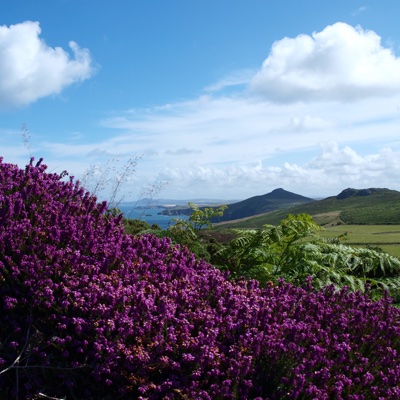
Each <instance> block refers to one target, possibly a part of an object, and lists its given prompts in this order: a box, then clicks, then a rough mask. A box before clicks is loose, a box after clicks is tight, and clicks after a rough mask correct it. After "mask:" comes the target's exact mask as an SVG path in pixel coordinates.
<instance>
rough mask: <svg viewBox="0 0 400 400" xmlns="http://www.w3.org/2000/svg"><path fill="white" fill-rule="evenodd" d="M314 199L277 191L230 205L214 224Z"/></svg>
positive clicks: (281, 190) (297, 204)
mask: <svg viewBox="0 0 400 400" xmlns="http://www.w3.org/2000/svg"><path fill="white" fill-rule="evenodd" d="M314 201H315V200H314V199H310V198H309V197H304V196H301V195H299V194H295V193H291V192H288V191H286V190H284V189H281V188H279V189H275V190H273V191H272V192H270V193H267V194H264V195H261V196H254V197H250V198H249V199H246V200H243V201H240V202H237V203H233V204H229V205H228V208H227V209H226V210H225V212H224V215H223V216H222V217H218V218H215V219H214V220H213V222H216V223H218V222H223V221H231V220H238V219H241V218H246V217H253V216H255V215H260V214H265V213H268V212H271V211H274V210H278V209H286V208H288V207H293V206H299V205H302V204H307V203H312V202H314Z"/></svg>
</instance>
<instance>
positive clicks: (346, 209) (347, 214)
mask: <svg viewBox="0 0 400 400" xmlns="http://www.w3.org/2000/svg"><path fill="white" fill-rule="evenodd" d="M360 192H362V191H357V192H356V193H360ZM342 193H343V192H342ZM356 193H354V194H356ZM362 193H364V192H362ZM354 194H353V195H350V196H349V195H346V196H344V195H341V194H339V195H338V196H332V197H328V198H326V199H324V200H319V201H314V202H311V203H308V204H303V205H299V206H295V207H290V208H285V209H279V210H276V211H273V212H269V213H266V214H264V215H262V216H258V217H253V218H250V219H247V220H244V221H238V222H236V223H229V224H228V225H226V226H229V227H231V228H252V229H253V228H262V226H263V225H265V224H272V225H277V224H279V222H280V221H281V220H283V219H284V218H286V215H287V214H288V213H291V214H301V213H306V214H309V215H312V216H313V217H314V216H316V215H318V214H323V213H331V212H334V211H337V212H339V217H340V219H341V220H342V221H343V222H344V223H346V224H366V225H379V224H394V225H397V224H400V192H398V191H395V190H389V189H379V190H374V191H371V190H370V193H369V194H368V195H360V194H358V195H354ZM364 194H365V193H364ZM338 197H339V198H338Z"/></svg>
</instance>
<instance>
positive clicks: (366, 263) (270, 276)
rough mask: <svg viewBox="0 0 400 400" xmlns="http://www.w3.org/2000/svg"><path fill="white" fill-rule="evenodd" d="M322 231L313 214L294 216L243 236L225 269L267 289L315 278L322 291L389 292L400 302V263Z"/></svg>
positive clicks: (225, 259) (224, 254)
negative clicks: (282, 282) (327, 236)
mask: <svg viewBox="0 0 400 400" xmlns="http://www.w3.org/2000/svg"><path fill="white" fill-rule="evenodd" d="M320 230H321V227H320V226H319V225H317V224H316V223H315V222H314V221H313V220H312V218H311V217H310V216H309V215H307V214H299V215H297V216H293V215H289V216H288V217H287V218H286V219H284V220H282V221H281V223H280V224H279V225H278V226H272V225H267V226H265V227H264V228H263V229H256V230H237V231H236V232H237V234H238V236H237V237H236V238H235V239H233V240H232V241H231V242H230V243H229V245H228V246H227V247H225V248H224V249H223V250H222V251H221V252H220V253H219V256H220V259H219V260H218V261H219V265H222V266H223V268H226V269H229V270H230V271H231V272H232V274H233V276H235V277H240V276H245V277H247V278H254V279H257V280H258V281H260V282H261V284H263V285H265V284H266V283H267V282H269V281H271V282H274V283H276V282H277V281H278V280H279V279H280V278H284V279H285V280H286V281H289V282H292V283H294V284H296V285H303V284H304V282H305V281H306V280H307V279H308V277H309V276H311V277H312V278H313V285H314V286H315V287H317V288H322V287H324V286H327V285H330V284H334V285H335V286H337V287H343V286H348V287H349V288H350V289H351V290H353V291H355V290H361V291H362V292H365V291H369V293H370V294H371V295H372V296H373V297H374V298H378V297H380V296H382V295H383V293H384V291H385V290H388V291H389V293H390V295H391V296H392V297H393V298H394V300H395V301H396V302H400V260H399V259H398V258H396V257H393V256H390V255H389V254H386V253H384V252H382V251H378V250H374V249H368V248H358V247H351V246H346V245H343V244H341V243H340V238H336V240H332V239H331V240H325V239H323V238H321V237H320V236H318V235H317V232H318V231H320Z"/></svg>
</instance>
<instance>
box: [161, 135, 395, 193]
mask: <svg viewBox="0 0 400 400" xmlns="http://www.w3.org/2000/svg"><path fill="white" fill-rule="evenodd" d="M399 174H400V153H399V152H395V151H393V150H391V149H390V148H383V149H382V150H380V151H379V152H377V153H373V154H367V155H361V154H359V153H357V152H356V151H355V150H354V149H352V148H351V147H349V146H344V147H340V146H339V145H338V144H337V143H336V142H329V143H325V144H323V145H322V147H321V150H320V152H319V154H318V155H317V156H315V157H314V158H312V159H311V160H309V161H306V162H304V163H303V164H299V163H293V162H283V163H282V164H280V165H279V164H277V165H271V164H270V165H268V164H265V161H264V162H262V161H261V160H259V161H255V162H253V163H248V164H241V165H240V164H234V165H228V166H218V165H201V164H193V165H191V166H189V167H187V168H185V169H183V168H179V167H166V168H164V169H163V170H162V171H161V173H160V174H159V179H161V180H166V181H169V182H174V185H175V188H174V189H175V190H176V192H177V193H179V192H180V191H181V192H182V193H186V194H188V191H189V194H190V190H191V188H196V191H198V190H199V189H203V190H207V188H208V190H210V188H212V191H213V194H214V195H215V196H222V198H228V197H229V196H231V198H238V195H237V194H238V193H241V196H240V198H243V199H244V198H246V197H250V196H252V195H257V194H264V193H267V192H268V191H270V190H273V189H275V188H277V187H284V188H286V189H287V190H291V191H294V192H296V193H299V194H303V195H308V196H315V197H319V196H331V195H335V194H337V193H339V192H340V191H341V190H343V189H345V188H347V187H357V188H365V187H389V188H393V185H394V182H395V179H396V176H398V175H399ZM238 188H239V189H238ZM227 196H228V197H227Z"/></svg>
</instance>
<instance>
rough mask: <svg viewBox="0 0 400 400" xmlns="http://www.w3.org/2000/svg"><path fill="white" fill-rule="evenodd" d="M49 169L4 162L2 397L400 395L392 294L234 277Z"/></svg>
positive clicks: (399, 329)
mask: <svg viewBox="0 0 400 400" xmlns="http://www.w3.org/2000/svg"><path fill="white" fill-rule="evenodd" d="M45 170H46V168H45V166H44V165H42V164H41V163H40V162H39V163H38V164H36V166H34V165H33V164H32V162H31V164H30V165H28V166H27V167H26V168H25V169H24V170H20V169H18V167H17V166H15V165H11V164H4V163H2V162H1V163H0V182H1V186H0V387H1V395H0V396H2V398H24V399H34V398H39V397H46V396H53V397H66V398H68V399H91V398H93V399H118V398H120V399H125V398H126V399H132V398H138V399H161V398H163V399H194V398H195V399H250V398H251V399H301V398H303V399H309V398H318V399H330V398H335V399H369V398H385V399H398V398H399V396H400V389H399V387H400V363H399V351H400V310H398V309H396V308H394V307H392V306H391V305H390V299H389V298H388V297H384V298H383V299H382V300H380V301H378V302H374V301H372V300H371V299H369V298H368V297H367V296H365V295H363V294H361V293H360V292H357V293H350V292H348V291H347V290H346V289H344V290H341V291H336V290H335V289H334V288H333V287H332V286H331V287H327V288H325V289H323V290H322V291H320V292H316V291H314V289H313V288H312V286H311V284H310V282H307V285H306V286H305V287H303V288H300V287H295V286H292V285H290V284H287V283H284V282H279V283H278V284H277V285H275V286H274V285H269V286H267V287H266V288H265V289H261V288H260V287H259V286H258V283H257V282H256V281H251V280H249V281H247V280H241V281H231V280H229V279H228V277H227V276H226V275H224V274H223V273H222V272H220V271H219V270H217V269H216V268H214V267H212V266H211V265H210V264H208V263H206V262H205V261H202V260H199V259H195V257H194V256H193V254H192V253H190V252H189V251H188V250H187V249H186V248H181V247H180V246H174V245H172V244H171V241H170V239H167V238H161V239H160V238H157V237H155V236H152V235H142V236H136V237H134V236H131V235H127V234H125V233H124V227H123V224H122V221H121V217H114V216H112V215H107V214H106V213H105V211H106V206H107V205H106V204H105V203H100V204H98V203H97V202H96V198H95V197H93V196H91V195H90V194H89V193H87V192H85V191H84V189H82V188H81V187H80V185H79V183H78V182H75V183H74V182H73V180H72V179H71V180H70V181H69V182H63V181H62V177H61V176H59V175H56V174H48V173H46V171H45Z"/></svg>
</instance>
